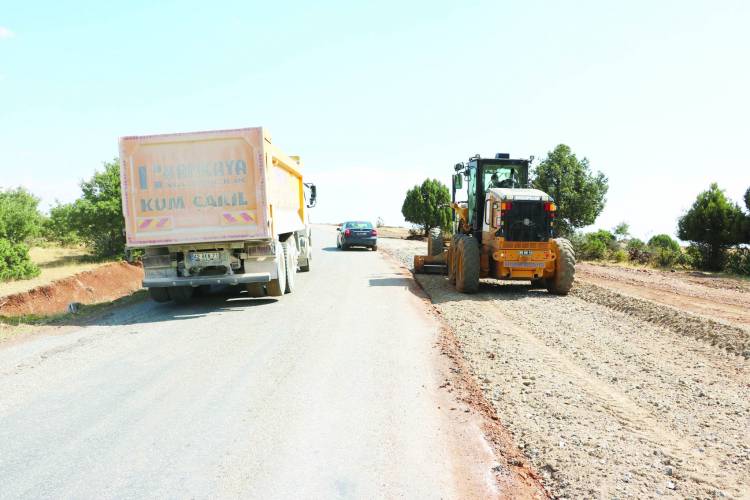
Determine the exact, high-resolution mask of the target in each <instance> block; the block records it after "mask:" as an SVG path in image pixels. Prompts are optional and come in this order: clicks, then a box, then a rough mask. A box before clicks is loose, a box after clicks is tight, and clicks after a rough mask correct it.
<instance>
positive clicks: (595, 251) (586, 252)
mask: <svg viewBox="0 0 750 500" xmlns="http://www.w3.org/2000/svg"><path fill="white" fill-rule="evenodd" d="M607 253H608V252H607V245H606V244H605V243H604V242H603V241H601V240H599V239H596V238H587V239H586V241H585V242H584V243H583V248H582V251H581V258H583V259H590V260H602V259H605V258H606V257H607Z"/></svg>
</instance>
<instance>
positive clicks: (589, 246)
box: [570, 229, 620, 260]
mask: <svg viewBox="0 0 750 500" xmlns="http://www.w3.org/2000/svg"><path fill="white" fill-rule="evenodd" d="M570 242H571V243H572V244H573V249H574V250H575V252H576V256H577V257H578V258H579V259H582V260H604V259H608V258H616V257H615V254H616V253H617V252H618V251H619V250H620V246H619V244H618V243H617V240H616V239H615V236H614V235H613V234H612V233H610V232H609V231H606V230H604V229H601V230H599V231H596V232H594V233H586V234H581V233H574V234H572V235H571V236H570Z"/></svg>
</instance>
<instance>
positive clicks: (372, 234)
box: [370, 229, 378, 236]
mask: <svg viewBox="0 0 750 500" xmlns="http://www.w3.org/2000/svg"><path fill="white" fill-rule="evenodd" d="M377 235H378V230H377V229H373V230H371V231H370V236H377Z"/></svg>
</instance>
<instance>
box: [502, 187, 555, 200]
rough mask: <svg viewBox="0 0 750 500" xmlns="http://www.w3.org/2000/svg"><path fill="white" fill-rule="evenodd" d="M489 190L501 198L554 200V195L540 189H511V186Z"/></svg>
mask: <svg viewBox="0 0 750 500" xmlns="http://www.w3.org/2000/svg"><path fill="white" fill-rule="evenodd" d="M489 192H490V193H492V194H493V195H495V196H496V197H497V198H498V199H499V200H510V201H514V200H518V201H537V200H538V201H552V197H550V195H548V194H547V193H545V192H544V191H539V190H538V189H509V188H491V189H489Z"/></svg>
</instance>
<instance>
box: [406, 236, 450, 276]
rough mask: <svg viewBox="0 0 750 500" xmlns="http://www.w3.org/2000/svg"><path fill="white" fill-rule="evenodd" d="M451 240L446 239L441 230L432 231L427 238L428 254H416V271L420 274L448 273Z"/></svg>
mask: <svg viewBox="0 0 750 500" xmlns="http://www.w3.org/2000/svg"><path fill="white" fill-rule="evenodd" d="M448 246H450V240H448V241H445V239H444V238H443V235H442V234H441V233H439V232H432V233H430V235H429V237H428V239H427V254H428V255H415V256H414V272H415V273H418V274H448V251H447V247H448Z"/></svg>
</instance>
